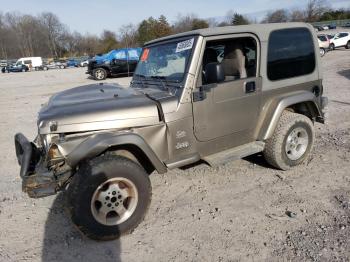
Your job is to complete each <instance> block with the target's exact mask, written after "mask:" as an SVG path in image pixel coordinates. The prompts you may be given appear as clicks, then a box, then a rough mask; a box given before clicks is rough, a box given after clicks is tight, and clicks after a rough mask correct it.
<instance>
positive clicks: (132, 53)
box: [128, 49, 140, 60]
mask: <svg viewBox="0 0 350 262" xmlns="http://www.w3.org/2000/svg"><path fill="white" fill-rule="evenodd" d="M128 56H129V59H130V60H139V56H140V55H139V53H138V52H137V50H136V49H131V50H128Z"/></svg>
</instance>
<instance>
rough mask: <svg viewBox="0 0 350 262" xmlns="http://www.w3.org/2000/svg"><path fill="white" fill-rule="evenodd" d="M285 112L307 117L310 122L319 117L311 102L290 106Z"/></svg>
mask: <svg viewBox="0 0 350 262" xmlns="http://www.w3.org/2000/svg"><path fill="white" fill-rule="evenodd" d="M285 110H287V111H290V112H294V113H298V114H301V115H304V116H307V117H308V118H310V119H311V120H312V121H315V120H316V118H317V117H318V116H319V112H318V109H317V107H316V105H315V104H314V103H313V102H311V101H306V102H301V103H297V104H293V105H290V106H288V107H286V108H285Z"/></svg>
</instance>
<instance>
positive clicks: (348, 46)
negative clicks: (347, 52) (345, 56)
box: [345, 41, 350, 49]
mask: <svg viewBox="0 0 350 262" xmlns="http://www.w3.org/2000/svg"><path fill="white" fill-rule="evenodd" d="M345 48H346V49H350V41H348V42H347V43H346V46H345Z"/></svg>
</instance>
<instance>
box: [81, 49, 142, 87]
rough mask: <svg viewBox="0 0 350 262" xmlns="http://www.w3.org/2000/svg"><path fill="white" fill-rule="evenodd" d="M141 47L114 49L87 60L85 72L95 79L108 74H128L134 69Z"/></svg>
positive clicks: (104, 77) (101, 78)
mask: <svg viewBox="0 0 350 262" xmlns="http://www.w3.org/2000/svg"><path fill="white" fill-rule="evenodd" d="M141 50H142V49H141V48H129V49H126V48H125V49H116V50H112V51H110V52H109V53H107V54H105V55H102V56H95V58H94V59H92V60H89V64H88V70H87V72H86V73H87V74H90V75H91V76H92V77H93V78H94V79H95V80H104V79H106V78H107V77H109V76H120V75H124V76H130V75H132V74H133V73H134V71H135V69H136V65H137V62H138V60H139V57H140V53H141Z"/></svg>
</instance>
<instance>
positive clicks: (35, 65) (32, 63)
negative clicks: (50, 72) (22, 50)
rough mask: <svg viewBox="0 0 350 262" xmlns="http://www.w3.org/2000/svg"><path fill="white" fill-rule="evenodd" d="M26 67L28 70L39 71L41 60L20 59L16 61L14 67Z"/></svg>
mask: <svg viewBox="0 0 350 262" xmlns="http://www.w3.org/2000/svg"><path fill="white" fill-rule="evenodd" d="M20 64H23V65H26V66H27V67H28V68H29V69H30V70H32V69H35V70H37V69H39V68H40V67H42V65H43V60H42V58H41V57H22V58H20V59H18V60H17V62H16V65H20Z"/></svg>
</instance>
